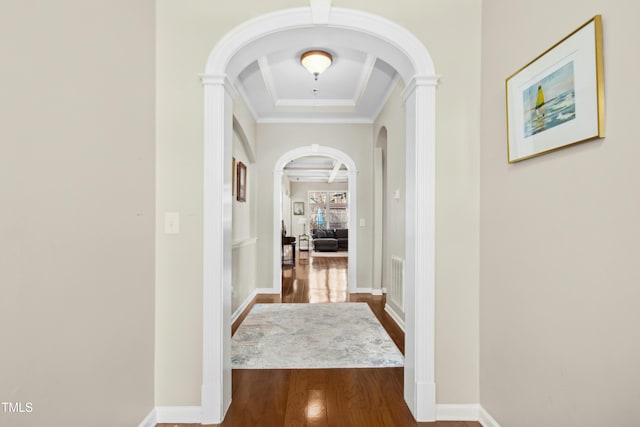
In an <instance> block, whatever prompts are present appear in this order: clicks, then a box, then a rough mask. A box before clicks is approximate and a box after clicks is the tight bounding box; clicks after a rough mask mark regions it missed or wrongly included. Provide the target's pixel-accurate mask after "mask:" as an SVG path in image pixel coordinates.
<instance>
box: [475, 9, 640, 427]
mask: <svg viewBox="0 0 640 427" xmlns="http://www.w3.org/2000/svg"><path fill="white" fill-rule="evenodd" d="M482 4H483V67H482V76H483V79H482V88H483V96H482V99H483V102H482V112H483V114H482V123H483V129H482V148H483V149H482V156H481V160H482V174H481V180H482V187H481V188H482V198H481V201H482V203H481V233H482V234H481V237H482V238H481V254H482V257H481V270H480V271H481V289H482V294H481V297H482V298H481V306H480V308H481V322H480V325H481V359H480V360H481V383H480V384H481V398H482V405H483V406H484V407H485V408H487V409H488V410H489V412H490V413H491V414H492V415H493V416H494V418H496V420H497V421H498V422H499V423H500V424H501V425H503V426H509V427H529V426H530V427H533V426H551V425H555V426H570V425H571V426H578V425H579V426H584V427H599V426H605V425H606V426H616V427H631V426H637V425H638V416H637V406H638V396H639V394H638V383H640V369H638V360H640V335H639V332H638V325H639V324H640V314H639V313H640V311H638V308H637V302H638V301H639V300H640V287H639V286H638V284H639V283H640V270H638V268H637V265H638V262H637V260H638V241H639V240H640V222H639V221H638V212H640V193H639V192H638V191H637V190H636V188H635V185H636V183H637V182H639V181H640V169H639V168H638V167H637V160H638V158H640V145H639V144H638V141H637V139H638V138H637V134H638V131H637V122H638V120H637V108H636V107H637V105H636V96H635V94H637V93H638V92H639V91H640V81H639V80H638V78H637V70H638V69H640V57H639V56H638V55H636V49H635V48H634V47H633V46H634V45H633V41H637V40H640V28H639V27H638V16H639V15H640V6H639V5H638V3H636V2H633V1H612V2H601V1H595V0H588V1H578V0H567V1H563V2H557V1H551V0H543V1H539V2H536V6H535V7H533V8H532V7H530V6H531V3H530V2H527V1H523V0H515V1H509V2H506V1H496V0H486V1H483V2H482ZM551 10H553V13H548V12H549V11H551ZM595 14H602V19H603V26H604V60H605V104H606V133H607V136H606V138H605V139H603V140H598V141H592V142H587V143H584V144H581V145H579V146H574V147H570V148H566V149H563V150H561V151H557V152H555V153H551V154H546V155H544V156H541V157H537V158H533V159H529V160H525V161H522V162H519V163H515V164H508V163H507V142H506V128H505V120H506V119H505V78H506V77H507V76H509V75H511V74H512V73H513V72H515V71H517V70H518V69H520V67H522V66H523V65H525V64H527V63H528V62H529V61H531V60H532V59H533V58H535V57H536V56H538V55H539V54H541V53H542V52H544V51H545V50H546V49H548V48H549V47H551V46H552V45H554V44H555V43H556V42H558V41H559V40H561V39H562V38H564V37H565V36H566V35H568V34H569V33H570V32H572V31H573V30H574V29H576V28H577V27H578V26H580V25H581V24H582V23H584V22H586V21H587V20H588V19H590V18H591V17H592V16H593V15H595ZM505 17H509V18H508V19H505ZM541 28H542V29H543V31H541Z"/></svg>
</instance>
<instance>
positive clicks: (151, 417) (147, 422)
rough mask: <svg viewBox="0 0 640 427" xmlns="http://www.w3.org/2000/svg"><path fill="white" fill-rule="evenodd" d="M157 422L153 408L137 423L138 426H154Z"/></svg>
mask: <svg viewBox="0 0 640 427" xmlns="http://www.w3.org/2000/svg"><path fill="white" fill-rule="evenodd" d="M157 423H158V420H157V416H156V408H153V409H152V410H151V412H149V413H148V414H147V416H146V417H144V420H142V421H141V422H140V424H138V427H155V426H156V424H157Z"/></svg>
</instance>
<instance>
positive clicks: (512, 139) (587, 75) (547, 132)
mask: <svg viewBox="0 0 640 427" xmlns="http://www.w3.org/2000/svg"><path fill="white" fill-rule="evenodd" d="M603 74H604V64H603V60H602V18H601V16H600V15H596V16H595V17H593V18H592V19H591V20H589V21H588V22H586V23H585V24H583V25H582V26H581V27H580V28H578V29H577V30H575V31H574V32H572V33H571V34H569V35H568V36H567V37H565V38H564V39H562V40H561V41H560V42H558V43H557V44H556V45H554V46H552V47H551V48H550V49H549V50H547V51H546V52H544V53H543V54H542V55H540V56H538V57H537V58H536V59H534V60H533V61H531V62H530V63H529V64H527V65H525V66H524V67H523V68H522V69H520V70H518V71H517V72H515V73H514V74H513V75H511V76H510V77H508V78H507V81H506V91H507V139H508V157H509V163H514V162H518V161H520V160H524V159H528V158H531V157H535V156H539V155H541V154H545V153H548V152H550V151H554V150H557V149H560V148H563V147H567V146H570V145H574V144H578V143H580V142H585V141H589V140H592V139H595V138H603V137H604V82H603V80H604V76H603Z"/></svg>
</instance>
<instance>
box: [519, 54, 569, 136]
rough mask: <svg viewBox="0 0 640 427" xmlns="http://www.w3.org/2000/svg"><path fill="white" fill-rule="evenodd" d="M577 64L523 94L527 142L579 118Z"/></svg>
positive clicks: (555, 72)
mask: <svg viewBox="0 0 640 427" xmlns="http://www.w3.org/2000/svg"><path fill="white" fill-rule="evenodd" d="M575 93H576V92H575V82H574V73H573V61H571V62H569V63H567V64H566V65H564V66H562V67H561V68H559V69H557V70H555V71H554V72H552V73H551V74H548V75H547V76H545V77H544V78H543V79H542V80H540V81H538V82H537V83H535V84H533V85H531V86H529V87H528V88H527V89H525V90H524V92H523V103H524V136H525V138H527V137H530V136H532V135H535V134H537V133H540V132H543V131H546V130H549V129H551V128H553V127H555V126H558V125H561V124H563V123H566V122H568V121H571V120H574V119H575V118H576V102H575Z"/></svg>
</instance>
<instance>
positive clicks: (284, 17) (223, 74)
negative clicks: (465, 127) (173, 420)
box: [201, 2, 437, 423]
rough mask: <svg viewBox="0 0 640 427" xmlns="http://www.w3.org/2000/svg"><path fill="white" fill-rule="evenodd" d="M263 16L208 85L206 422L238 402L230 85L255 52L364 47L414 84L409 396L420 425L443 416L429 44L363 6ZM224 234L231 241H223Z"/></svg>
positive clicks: (215, 58)
mask: <svg viewBox="0 0 640 427" xmlns="http://www.w3.org/2000/svg"><path fill="white" fill-rule="evenodd" d="M320 3H323V2H312V6H311V8H309V7H304V8H297V9H289V10H283V11H279V12H275V13H272V14H268V15H264V16H261V17H258V18H255V19H253V20H250V21H248V22H246V23H245V24H243V25H240V26H239V27H237V28H236V29H234V30H232V31H231V32H229V33H228V34H227V35H226V36H225V37H224V38H223V39H222V40H220V42H219V43H218V44H217V45H216V47H215V48H214V49H213V51H212V52H211V54H210V55H209V58H208V61H207V65H206V70H205V74H204V75H203V76H202V82H203V86H204V195H203V198H204V203H203V211H204V212H203V218H204V224H203V229H204V236H203V241H204V244H203V259H204V260H205V261H204V263H203V264H204V269H203V362H202V394H201V399H202V422H203V423H219V422H221V421H222V420H223V419H224V415H225V413H226V411H227V409H228V407H229V405H230V403H231V357H230V347H231V324H230V318H231V182H230V172H231V171H230V169H229V168H230V165H229V164H230V162H229V161H228V159H230V157H231V135H232V94H233V88H232V85H231V83H230V82H231V81H233V80H234V79H235V77H236V76H237V75H238V73H239V72H240V71H241V70H242V69H243V68H244V67H246V66H247V65H248V64H249V63H251V62H253V61H254V60H255V59H256V58H258V57H259V56H262V55H266V54H268V53H269V52H271V51H274V50H276V49H282V48H284V47H287V46H300V47H304V46H308V45H311V44H314V43H312V42H311V41H316V42H317V40H318V39H322V40H325V41H326V43H327V44H331V43H339V44H346V45H350V46H358V47H359V49H361V50H362V51H365V52H370V53H372V54H373V55H375V56H377V57H378V58H381V59H382V60H384V61H385V62H387V63H388V64H390V65H391V66H393V67H394V68H395V69H396V70H397V71H398V73H399V74H400V75H401V76H402V78H403V80H404V83H405V92H404V103H405V104H404V105H405V145H406V165H405V167H406V175H405V180H406V189H405V193H406V210H405V212H406V218H405V229H406V236H405V257H406V263H405V286H406V295H405V297H406V301H408V303H407V304H406V306H405V369H404V397H405V400H406V402H407V404H408V406H409V409H410V410H411V412H412V413H413V415H414V417H415V418H416V419H417V420H418V421H432V420H435V391H436V386H435V365H434V354H435V299H434V293H435V97H436V94H435V86H436V84H437V77H436V75H435V70H434V66H433V62H432V61H431V57H430V55H429V53H428V51H427V50H426V48H425V47H424V45H423V44H422V43H421V42H420V40H418V39H417V38H416V37H415V36H413V35H412V34H411V33H410V32H409V31H407V30H406V29H405V28H403V27H401V26H399V25H397V24H395V23H393V22H391V21H388V20H386V19H384V18H381V17H378V16H375V15H371V14H368V13H363V12H359V11H354V10H347V9H341V8H329V9H327V8H326V7H321V6H315V5H319V4H320ZM220 236H222V239H220Z"/></svg>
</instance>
